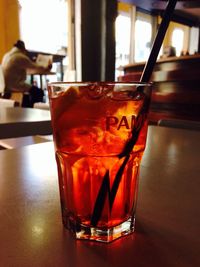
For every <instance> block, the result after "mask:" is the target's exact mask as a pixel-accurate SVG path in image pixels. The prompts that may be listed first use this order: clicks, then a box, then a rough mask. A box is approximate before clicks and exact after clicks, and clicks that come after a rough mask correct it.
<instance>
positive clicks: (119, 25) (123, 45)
mask: <svg viewBox="0 0 200 267" xmlns="http://www.w3.org/2000/svg"><path fill="white" fill-rule="evenodd" d="M130 35H131V18H130V16H128V14H127V15H126V14H119V15H118V16H117V19H116V61H115V68H116V73H115V75H116V77H118V76H119V75H120V66H124V65H127V64H128V63H129V60H130V59H129V56H130V38H131V36H130Z"/></svg>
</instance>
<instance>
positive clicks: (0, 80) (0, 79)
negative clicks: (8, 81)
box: [0, 65, 5, 96]
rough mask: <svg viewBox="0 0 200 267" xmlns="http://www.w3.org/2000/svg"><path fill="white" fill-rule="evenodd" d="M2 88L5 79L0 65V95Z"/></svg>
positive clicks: (3, 87)
mask: <svg viewBox="0 0 200 267" xmlns="http://www.w3.org/2000/svg"><path fill="white" fill-rule="evenodd" d="M4 89H5V81H4V76H3V70H2V67H1V65H0V96H1V95H3V92H4Z"/></svg>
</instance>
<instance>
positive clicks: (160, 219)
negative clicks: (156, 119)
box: [0, 126, 200, 267]
mask: <svg viewBox="0 0 200 267" xmlns="http://www.w3.org/2000/svg"><path fill="white" fill-rule="evenodd" d="M199 159H200V138H199V132H195V131H189V130H179V129H171V128H164V127H155V126H151V127H150V128H149V134H148V143H147V149H146V152H145V156H144V158H143V161H142V166H141V173H140V184H139V197H138V207H137V219H136V232H135V233H134V234H132V235H129V236H127V237H124V238H121V239H118V240H117V241H115V242H113V243H111V244H99V243H94V242H88V241H76V240H74V239H73V238H72V237H71V235H70V234H69V233H68V231H66V230H65V229H63V227H62V223H61V216H60V204H59V192H58V183H57V172H56V164H55V160H54V151H53V144H52V143H51V142H50V143H44V144H38V145H33V146H27V147H24V148H21V149H13V150H7V151H0V166H1V168H0V248H1V249H0V265H1V266H3V267H11V266H13V267H31V266H33V267H35V266H37V267H46V266H48V267H57V266H59V267H64V266H65V267H85V266H87V267H94V266H95V267H100V266H101V267H102V266H103V267H124V266H126V267H133V266H136V267H175V266H176V267H191V266H195V267H197V266H200V257H199V255H200V239H199V236H200V204H199V203H200V177H199V173H200V164H199Z"/></svg>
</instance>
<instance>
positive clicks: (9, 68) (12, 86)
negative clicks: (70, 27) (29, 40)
mask: <svg viewBox="0 0 200 267" xmlns="http://www.w3.org/2000/svg"><path fill="white" fill-rule="evenodd" d="M50 67H51V66H49V67H47V68H44V67H42V66H40V65H38V64H36V63H34V62H33V61H31V60H30V58H29V57H28V56H27V50H26V48H25V44H24V42H23V41H20V40H18V41H17V42H16V44H14V47H13V48H12V49H11V50H10V51H9V52H7V53H6V54H5V55H4V57H3V60H2V69H3V74H4V79H5V93H4V97H5V98H10V96H11V92H13V91H14V92H22V93H24V97H23V102H22V106H23V107H32V106H33V104H34V103H35V102H40V100H41V97H40V99H38V100H37V97H36V96H37V94H36V92H39V91H40V92H39V95H40V96H41V94H42V93H43V92H41V91H42V89H40V88H38V87H36V86H34V88H33V86H32V85H30V84H28V83H26V75H27V69H34V70H37V71H39V72H40V71H41V72H44V71H48V70H49V69H50ZM35 94H36V95H35Z"/></svg>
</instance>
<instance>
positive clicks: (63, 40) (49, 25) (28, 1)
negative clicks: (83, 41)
mask: <svg viewBox="0 0 200 267" xmlns="http://www.w3.org/2000/svg"><path fill="white" fill-rule="evenodd" d="M19 4H20V7H21V8H20V35H21V37H20V38H21V39H22V40H23V41H24V42H25V44H26V47H27V48H28V49H29V50H35V51H43V52H50V53H57V51H58V50H60V49H61V48H63V47H64V48H66V47H67V2H66V1H65V0H34V1H33V0H19Z"/></svg>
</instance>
